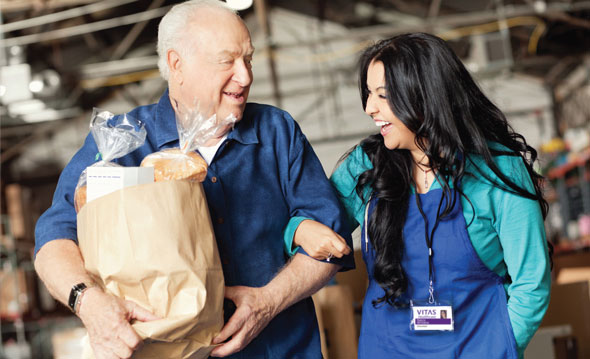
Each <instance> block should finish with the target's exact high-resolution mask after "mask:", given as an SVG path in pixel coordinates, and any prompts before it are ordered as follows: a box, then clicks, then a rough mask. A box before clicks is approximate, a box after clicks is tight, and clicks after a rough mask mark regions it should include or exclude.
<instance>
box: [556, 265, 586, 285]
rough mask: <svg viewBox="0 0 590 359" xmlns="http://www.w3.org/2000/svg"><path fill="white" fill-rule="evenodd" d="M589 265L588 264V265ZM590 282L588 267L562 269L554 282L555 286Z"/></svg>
mask: <svg viewBox="0 0 590 359" xmlns="http://www.w3.org/2000/svg"><path fill="white" fill-rule="evenodd" d="M589 264H590V263H589ZM589 280H590V267H574V268H563V269H562V270H560V271H559V274H558V275H557V279H556V280H555V282H556V283H557V284H567V283H575V282H583V281H589Z"/></svg>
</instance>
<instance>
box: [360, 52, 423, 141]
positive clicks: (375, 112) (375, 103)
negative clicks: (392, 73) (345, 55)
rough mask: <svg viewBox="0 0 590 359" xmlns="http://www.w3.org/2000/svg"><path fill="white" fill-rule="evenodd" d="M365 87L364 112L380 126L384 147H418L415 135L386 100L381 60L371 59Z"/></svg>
mask: <svg viewBox="0 0 590 359" xmlns="http://www.w3.org/2000/svg"><path fill="white" fill-rule="evenodd" d="M367 89H368V91H369V96H368V98H367V105H366V107H365V112H366V113H367V114H368V115H369V116H371V118H372V119H373V121H375V125H376V126H378V127H380V128H381V136H383V139H384V142H385V147H387V148H388V149H390V150H393V149H405V150H410V151H415V150H417V149H418V147H417V146H416V143H415V142H414V139H415V137H416V136H415V135H414V133H413V132H412V131H410V130H409V129H408V128H407V127H406V126H405V125H404V124H403V122H401V121H400V120H399V119H398V118H397V117H396V116H395V114H394V113H393V111H392V110H391V107H389V102H387V90H386V87H385V68H384V67H383V62H381V61H373V62H371V64H370V65H369V69H368V71H367Z"/></svg>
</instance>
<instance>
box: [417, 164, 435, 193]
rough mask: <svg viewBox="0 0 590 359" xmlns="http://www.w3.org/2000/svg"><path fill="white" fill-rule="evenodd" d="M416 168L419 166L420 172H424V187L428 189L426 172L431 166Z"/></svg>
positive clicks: (430, 169)
mask: <svg viewBox="0 0 590 359" xmlns="http://www.w3.org/2000/svg"><path fill="white" fill-rule="evenodd" d="M418 168H420V169H421V170H422V172H424V189H428V176H427V174H428V172H430V171H432V168H428V169H424V168H421V167H420V166H418Z"/></svg>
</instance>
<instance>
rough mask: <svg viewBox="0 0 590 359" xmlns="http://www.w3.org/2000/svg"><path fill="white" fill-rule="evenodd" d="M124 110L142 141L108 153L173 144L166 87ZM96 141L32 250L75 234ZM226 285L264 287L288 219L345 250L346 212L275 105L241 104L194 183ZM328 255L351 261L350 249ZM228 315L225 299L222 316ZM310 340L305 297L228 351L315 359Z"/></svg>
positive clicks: (129, 159) (66, 175)
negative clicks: (79, 194) (138, 124)
mask: <svg viewBox="0 0 590 359" xmlns="http://www.w3.org/2000/svg"><path fill="white" fill-rule="evenodd" d="M129 115H131V116H135V117H136V118H138V119H139V120H141V121H143V122H144V123H145V125H146V129H147V138H146V141H145V144H144V145H143V146H141V147H140V148H138V149H137V150H135V151H134V152H132V153H130V154H128V155H126V156H124V157H122V158H120V159H118V160H116V161H115V162H117V163H118V164H120V165H123V166H138V165H139V164H140V163H141V160H142V159H143V158H144V157H145V156H147V155H148V154H150V153H153V152H156V151H159V150H162V149H165V148H171V147H178V133H177V130H176V122H175V116H174V111H173V109H172V107H171V105H170V101H169V98H168V91H166V92H165V93H164V94H163V95H162V97H161V98H160V101H159V102H158V103H157V104H152V105H148V106H140V107H137V108H135V109H134V110H132V111H131V112H130V113H129ZM97 152H98V149H97V147H96V143H95V142H94V139H93V138H92V136H91V135H88V137H87V138H86V141H85V143H84V145H83V147H82V148H81V149H80V150H79V151H78V152H77V153H76V154H75V155H74V157H73V158H72V160H71V161H70V163H69V164H68V165H67V166H66V168H65V169H64V170H63V172H62V174H61V176H60V179H59V182H58V185H57V189H56V191H55V194H54V198H53V204H52V206H51V207H50V208H49V209H48V210H47V211H46V212H45V213H44V214H43V215H42V216H41V218H40V219H39V221H38V222H37V226H36V231H35V241H36V242H35V253H36V252H37V251H38V250H39V249H40V248H41V247H42V246H43V245H44V244H45V243H47V242H49V241H51V240H55V239H62V238H65V239H72V240H74V241H75V240H76V239H77V235H76V212H75V210H74V205H73V199H74V189H75V186H76V183H77V181H78V177H79V176H80V173H81V172H82V171H83V170H84V169H85V168H86V167H87V166H89V165H91V164H92V163H94V162H95V157H96V154H97ZM203 187H204V189H205V193H206V196H207V202H208V205H209V210H210V214H211V220H212V222H213V228H214V231H215V236H216V239H217V244H218V248H219V252H220V257H221V261H222V266H223V271H224V276H225V282H226V285H228V286H233V285H245V286H251V287H259V286H263V285H265V284H267V283H268V282H269V281H270V280H271V279H272V278H273V277H274V276H275V274H276V273H277V272H279V271H280V269H281V268H282V267H283V266H284V265H285V264H286V263H287V260H288V257H287V255H286V254H285V253H284V251H283V230H284V228H285V226H286V225H287V223H288V222H289V219H290V218H292V217H295V216H300V217H306V218H312V219H314V220H317V221H319V222H321V223H324V224H325V225H327V226H329V227H331V228H332V229H334V230H335V231H336V232H338V233H339V234H340V235H341V236H343V237H344V238H345V239H346V240H347V242H348V245H349V246H351V247H352V240H351V237H350V231H349V229H348V227H347V221H346V214H345V212H344V210H343V209H342V207H341V205H340V203H339V201H338V198H337V196H336V193H335V191H334V189H333V188H332V186H331V185H330V183H329V181H328V179H327V178H326V175H325V173H324V170H323V168H322V166H321V164H320V162H319V160H318V158H317V157H316V155H315V153H314V152H313V149H312V148H311V145H310V144H309V142H308V141H307V139H306V138H305V136H304V135H303V133H302V132H301V130H300V128H299V126H298V125H297V123H296V122H295V121H294V120H293V119H292V118H291V116H290V115H289V114H288V113H286V112H285V111H282V110H280V109H278V108H275V107H272V106H267V105H261V104H254V103H249V104H247V106H246V109H245V111H244V115H243V118H242V120H241V121H239V122H238V123H237V124H236V125H235V128H234V130H233V131H231V132H230V133H229V135H228V137H227V139H226V140H225V141H224V143H223V144H222V145H221V146H220V148H219V149H218V151H217V153H216V155H215V157H214V158H213V160H212V162H211V164H210V166H209V169H208V173H207V178H206V179H205V181H204V182H203ZM332 262H334V263H336V264H341V265H343V268H344V269H351V268H354V259H353V257H352V256H351V255H349V256H346V257H344V258H343V259H337V258H333V259H332ZM232 313H233V309H232V305H231V303H226V306H225V315H226V320H227V319H228V318H229V316H230V315H231V314H232ZM320 357H321V353H320V340H319V333H318V329H317V322H316V317H315V311H314V307H313V303H312V301H311V298H307V299H305V300H303V301H301V302H299V303H297V304H295V305H293V306H291V307H290V308H288V309H286V310H285V311H283V312H282V313H280V314H279V315H278V316H277V317H276V318H275V319H273V320H272V321H271V322H270V323H269V325H268V326H267V327H266V328H265V329H264V330H263V331H262V332H261V333H260V334H259V335H258V337H257V338H255V339H254V340H253V341H252V342H251V343H250V344H249V345H248V346H247V347H246V348H245V349H244V350H242V351H241V352H240V353H238V354H237V355H234V356H232V358H320Z"/></svg>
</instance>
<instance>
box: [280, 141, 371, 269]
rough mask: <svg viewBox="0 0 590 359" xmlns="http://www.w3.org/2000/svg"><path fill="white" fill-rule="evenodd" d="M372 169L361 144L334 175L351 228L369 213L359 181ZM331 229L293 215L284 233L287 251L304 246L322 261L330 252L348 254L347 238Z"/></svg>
mask: <svg viewBox="0 0 590 359" xmlns="http://www.w3.org/2000/svg"><path fill="white" fill-rule="evenodd" d="M371 168H372V164H371V161H370V160H369V158H368V157H367V155H366V154H365V153H364V152H363V150H362V148H361V147H360V146H357V147H356V148H355V149H354V150H353V151H352V152H351V153H350V155H349V156H347V157H346V158H345V159H344V160H343V161H342V163H340V165H339V166H338V168H336V170H335V171H334V173H333V174H332V176H331V178H330V182H331V183H332V186H333V187H334V189H335V190H336V194H337V195H338V198H339V200H340V203H342V205H343V207H344V209H345V210H346V213H347V215H348V219H349V224H350V228H351V229H354V228H356V227H358V226H359V224H360V223H362V221H363V216H364V212H365V203H364V202H363V200H362V199H361V198H360V197H359V196H358V194H357V192H356V184H357V180H358V177H359V176H360V175H361V174H362V173H363V172H365V171H366V170H368V169H371ZM327 229H328V230H329V228H322V226H321V224H320V223H318V222H315V221H313V219H312V218H305V217H293V218H291V220H290V221H289V223H288V225H287V227H286V228H285V232H284V241H285V252H286V253H287V254H289V256H293V255H294V254H295V253H297V250H298V249H299V248H300V247H302V248H303V250H305V251H306V252H307V253H308V254H309V255H310V256H312V257H313V258H316V259H320V260H323V259H326V258H327V257H328V255H329V254H330V253H331V254H332V255H333V256H335V257H339V256H340V254H341V253H344V254H346V253H348V251H349V250H350V248H348V247H346V248H344V247H343V246H342V243H343V239H342V238H341V237H340V236H339V235H338V234H337V233H334V232H333V231H328V230H327ZM344 244H345V243H344Z"/></svg>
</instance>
